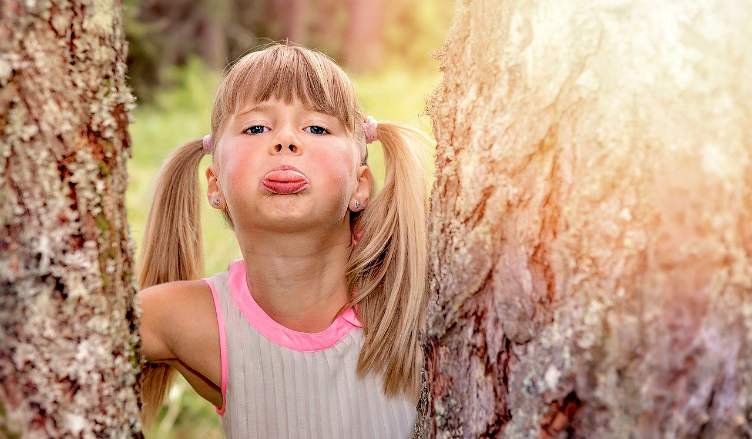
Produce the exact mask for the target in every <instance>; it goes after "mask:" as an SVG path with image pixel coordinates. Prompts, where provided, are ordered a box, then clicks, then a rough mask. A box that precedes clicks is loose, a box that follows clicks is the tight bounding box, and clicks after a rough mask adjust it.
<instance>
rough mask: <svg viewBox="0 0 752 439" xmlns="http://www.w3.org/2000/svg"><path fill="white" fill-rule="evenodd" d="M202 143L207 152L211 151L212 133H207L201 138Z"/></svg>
mask: <svg viewBox="0 0 752 439" xmlns="http://www.w3.org/2000/svg"><path fill="white" fill-rule="evenodd" d="M201 144H202V145H203V147H204V151H205V152H207V153H208V152H211V150H212V138H211V134H207V135H205V136H204V138H203V139H201Z"/></svg>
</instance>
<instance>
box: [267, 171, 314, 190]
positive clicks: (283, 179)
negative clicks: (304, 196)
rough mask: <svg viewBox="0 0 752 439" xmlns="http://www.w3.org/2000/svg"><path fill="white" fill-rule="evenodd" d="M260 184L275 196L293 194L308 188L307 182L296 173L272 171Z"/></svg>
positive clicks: (301, 175)
mask: <svg viewBox="0 0 752 439" xmlns="http://www.w3.org/2000/svg"><path fill="white" fill-rule="evenodd" d="M261 184H262V185H263V186H264V187H265V188H266V189H268V190H269V191H271V192H274V193H276V194H294V193H296V192H300V191H302V190H303V189H305V188H306V187H307V186H308V180H307V179H306V178H305V176H304V175H303V174H301V173H299V172H296V171H292V170H285V171H272V172H270V173H268V174H266V176H265V178H264V179H263V180H262V181H261Z"/></svg>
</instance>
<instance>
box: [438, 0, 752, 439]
mask: <svg viewBox="0 0 752 439" xmlns="http://www.w3.org/2000/svg"><path fill="white" fill-rule="evenodd" d="M455 14H456V15H455V19H454V23H453V25H452V28H451V30H450V35H449V37H448V39H447V42H446V44H445V46H444V47H443V49H442V50H441V51H440V54H439V60H440V62H441V69H442V71H443V72H444V79H443V82H442V83H441V84H440V86H439V87H438V89H437V90H436V92H435V94H434V95H433V97H432V99H431V102H430V103H429V105H428V111H429V112H430V114H431V116H432V118H433V125H434V134H435V137H436V139H437V142H438V147H437V148H438V150H437V158H436V169H437V175H436V181H435V185H434V187H433V195H432V207H431V209H432V215H431V218H432V219H431V225H430V227H431V242H432V243H433V248H432V269H431V273H432V274H431V290H432V293H433V296H432V300H431V301H430V302H431V308H430V310H429V323H428V325H429V329H428V343H427V344H428V351H429V352H428V362H427V365H428V372H429V378H428V379H429V382H430V402H429V404H428V406H429V409H428V413H427V414H426V416H425V417H424V418H423V422H424V423H425V426H426V428H427V430H428V432H429V433H428V434H429V435H430V436H437V437H442V438H445V437H507V438H535V437H582V438H627V437H640V438H642V437H644V438H652V437H671V438H674V437H713V438H715V437H749V435H750V434H752V107H751V106H750V102H752V85H750V84H751V83H750V81H749V79H750V78H752V26H750V25H749V23H750V22H752V4H750V3H749V2H724V1H720V0H711V1H705V2H680V1H663V2H637V1H619V2H614V1H597V0H593V1H587V2H586V1H577V0H573V1H565V2H561V1H558V0H538V1H531V2H513V1H499V2H491V1H480V0H475V1H473V0H464V1H458V2H457V5H456V11H455Z"/></svg>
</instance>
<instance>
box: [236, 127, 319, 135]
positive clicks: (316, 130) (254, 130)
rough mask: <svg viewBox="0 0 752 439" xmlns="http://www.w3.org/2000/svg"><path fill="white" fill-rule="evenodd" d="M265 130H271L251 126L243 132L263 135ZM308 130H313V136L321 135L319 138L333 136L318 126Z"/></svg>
mask: <svg viewBox="0 0 752 439" xmlns="http://www.w3.org/2000/svg"><path fill="white" fill-rule="evenodd" d="M264 128H269V127H266V126H264V125H251V126H249V127H248V128H246V129H245V130H243V132H244V133H249V134H251V135H256V134H263V133H264ZM306 128H311V131H310V132H311V134H316V135H319V136H320V135H323V134H331V133H330V132H329V130H327V129H326V128H324V127H321V126H318V125H310V126H309V127H306Z"/></svg>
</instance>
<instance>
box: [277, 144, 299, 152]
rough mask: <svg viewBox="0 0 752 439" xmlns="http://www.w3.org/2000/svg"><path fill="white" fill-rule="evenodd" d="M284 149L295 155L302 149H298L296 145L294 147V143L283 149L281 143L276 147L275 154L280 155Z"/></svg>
mask: <svg viewBox="0 0 752 439" xmlns="http://www.w3.org/2000/svg"><path fill="white" fill-rule="evenodd" d="M283 149H284V150H289V151H290V152H292V153H293V154H297V153H298V150H299V149H300V148H298V147H297V146H296V145H294V144H292V143H291V144H289V145H287V146H286V147H283V146H282V144H281V143H278V144H276V145H274V152H275V153H279V152H281V151H282V150H283Z"/></svg>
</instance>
